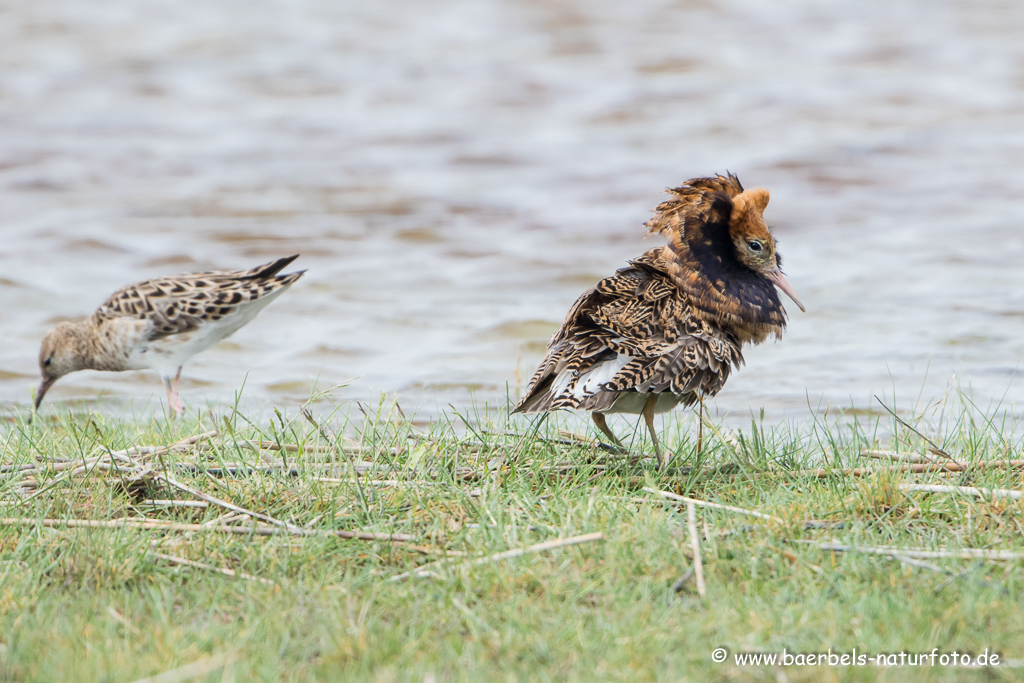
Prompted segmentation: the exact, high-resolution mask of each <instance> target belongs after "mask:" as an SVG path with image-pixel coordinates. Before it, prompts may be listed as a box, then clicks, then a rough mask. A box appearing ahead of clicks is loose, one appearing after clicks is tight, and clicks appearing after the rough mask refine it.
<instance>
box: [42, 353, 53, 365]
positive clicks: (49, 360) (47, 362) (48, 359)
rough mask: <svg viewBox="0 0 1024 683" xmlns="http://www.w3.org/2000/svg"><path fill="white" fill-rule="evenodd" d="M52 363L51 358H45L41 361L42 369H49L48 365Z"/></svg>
mask: <svg viewBox="0 0 1024 683" xmlns="http://www.w3.org/2000/svg"><path fill="white" fill-rule="evenodd" d="M52 362H53V356H50V357H49V358H47V359H46V360H44V361H43V367H46V368H48V367H50V363H52Z"/></svg>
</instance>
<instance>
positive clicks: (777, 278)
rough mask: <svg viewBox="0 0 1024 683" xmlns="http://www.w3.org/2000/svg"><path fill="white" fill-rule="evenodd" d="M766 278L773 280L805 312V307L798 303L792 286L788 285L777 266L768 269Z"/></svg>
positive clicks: (798, 300)
mask: <svg viewBox="0 0 1024 683" xmlns="http://www.w3.org/2000/svg"><path fill="white" fill-rule="evenodd" d="M768 279H769V280H771V281H772V282H774V283H775V286H776V287H778V288H779V289H781V290H782V291H783V292H784V293H785V294H786V296H788V297H789V298H790V299H792V300H793V303H795V304H796V305H797V306H798V307H799V308H800V311H801V312H803V313H806V312H807V309H806V308H804V305H803V304H802V303H800V299H797V298H796V293H795V292H794V291H793V288H792V287H790V286H789V282H788V281H787V280H786V276H785V275H783V274H782V271H781V270H779V269H778V268H773V269H771V270H769V271H768Z"/></svg>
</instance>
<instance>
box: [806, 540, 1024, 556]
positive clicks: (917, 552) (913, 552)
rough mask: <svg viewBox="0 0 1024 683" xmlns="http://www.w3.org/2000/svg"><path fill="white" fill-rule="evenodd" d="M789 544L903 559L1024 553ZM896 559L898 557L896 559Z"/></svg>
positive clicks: (830, 543) (1019, 554) (987, 550)
mask: <svg viewBox="0 0 1024 683" xmlns="http://www.w3.org/2000/svg"><path fill="white" fill-rule="evenodd" d="M789 541H790V543H806V544H809V545H813V546H816V547H818V548H821V549H822V550H831V551H835V552H857V553H866V554H868V555H889V556H891V557H897V556H899V557H904V558H929V557H931V558H941V557H947V558H958V559H962V560H973V559H980V560H1024V552H1019V551H1013V550H990V549H986V548H961V549H960V550H928V549H927V548H895V547H887V546H870V545H862V546H853V545H846V544H843V543H833V542H825V543H819V542H818V541H805V540H802V539H789ZM897 559H898V557H897Z"/></svg>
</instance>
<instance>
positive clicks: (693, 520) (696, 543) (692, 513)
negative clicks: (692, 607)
mask: <svg viewBox="0 0 1024 683" xmlns="http://www.w3.org/2000/svg"><path fill="white" fill-rule="evenodd" d="M686 526H687V527H688V528H689V530H690V548H691V549H692V550H693V578H694V580H696V582H697V595H699V596H700V597H701V599H702V600H703V599H704V598H706V597H707V596H708V589H707V586H705V585H704V562H703V561H702V560H701V556H700V538H699V537H698V536H697V506H696V505H694V503H693V501H692V500H690V501H687V502H686Z"/></svg>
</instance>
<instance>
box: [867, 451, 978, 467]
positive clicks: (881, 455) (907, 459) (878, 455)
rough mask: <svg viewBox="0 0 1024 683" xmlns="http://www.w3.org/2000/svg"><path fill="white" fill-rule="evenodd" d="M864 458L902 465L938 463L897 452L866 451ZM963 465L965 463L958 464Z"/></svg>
mask: <svg viewBox="0 0 1024 683" xmlns="http://www.w3.org/2000/svg"><path fill="white" fill-rule="evenodd" d="M860 455H861V457H862V458H874V459H875V460H895V461H896V462H900V463H932V464H934V463H936V462H938V461H937V460H936V459H935V458H931V457H928V456H927V455H922V454H920V453H896V452H895V451H879V450H871V449H865V450H863V451H861V452H860ZM957 464H958V465H961V464H963V463H959V462H958V463H957Z"/></svg>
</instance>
